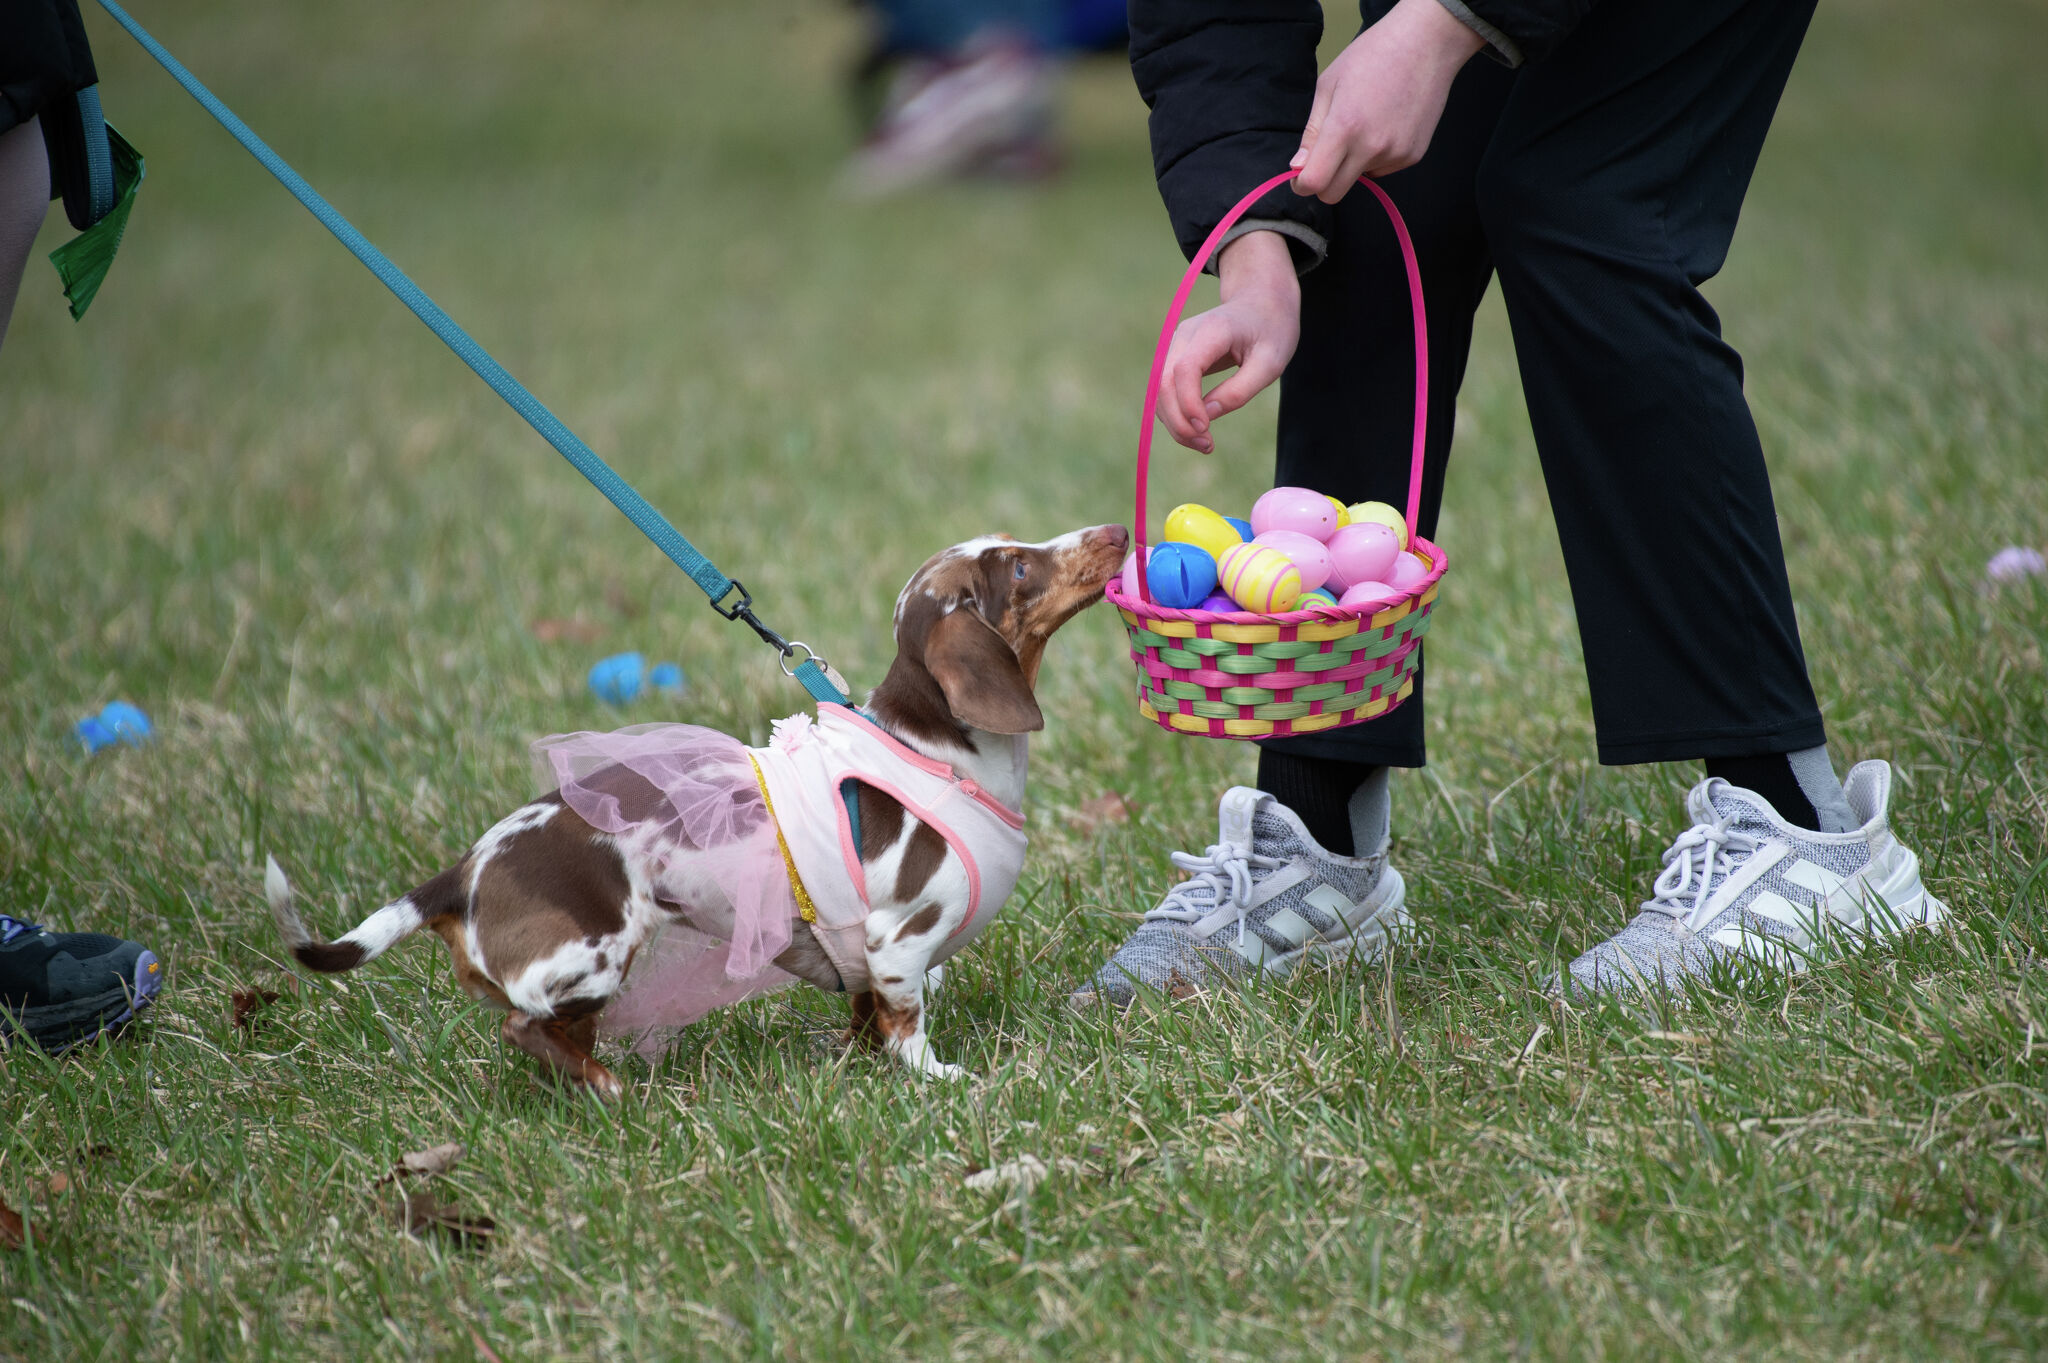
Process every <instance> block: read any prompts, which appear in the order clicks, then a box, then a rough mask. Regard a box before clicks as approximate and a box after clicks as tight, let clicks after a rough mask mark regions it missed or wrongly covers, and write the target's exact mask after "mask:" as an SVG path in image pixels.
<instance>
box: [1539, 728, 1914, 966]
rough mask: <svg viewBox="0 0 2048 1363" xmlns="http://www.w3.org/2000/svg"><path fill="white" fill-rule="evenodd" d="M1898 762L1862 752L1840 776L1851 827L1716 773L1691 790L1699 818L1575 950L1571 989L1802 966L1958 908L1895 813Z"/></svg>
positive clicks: (1691, 805) (1690, 807)
mask: <svg viewBox="0 0 2048 1363" xmlns="http://www.w3.org/2000/svg"><path fill="white" fill-rule="evenodd" d="M1891 787H1892V769H1891V767H1890V765H1889V764H1887V763H1884V762H1862V763H1858V764H1857V766H1856V767H1855V768H1854V769H1852V770H1851V771H1850V773H1849V779H1848V780H1847V781H1844V782H1843V783H1842V793H1843V794H1844V795H1846V796H1847V797H1848V800H1849V809H1850V812H1851V813H1852V814H1854V815H1855V816H1856V817H1857V818H1860V819H1862V820H1863V823H1862V825H1861V826H1860V827H1858V828H1856V829H1853V830H1851V831H1850V832H1847V833H1815V832H1812V831H1811V830H1808V829H1804V828H1798V827H1795V826H1793V825H1792V824H1788V823H1786V822H1785V821H1784V820H1783V819H1781V818H1779V817H1778V812H1777V811H1776V810H1775V809H1773V808H1771V806H1770V804H1769V802H1768V801H1766V800H1765V799H1764V798H1763V797H1762V796H1761V795H1758V794H1757V793H1756V792H1754V791H1750V790H1744V789H1743V788H1742V787H1740V786H1734V785H1730V784H1729V783H1728V782H1726V781H1723V780H1720V779H1718V778H1714V777H1709V778H1708V779H1707V780H1705V781H1702V782H1700V783H1699V784H1698V785H1696V786H1694V787H1693V788H1692V793H1691V794H1690V795H1688V796H1686V801H1685V807H1686V812H1687V813H1688V814H1689V815H1691V817H1692V821H1693V826H1692V827H1691V828H1690V829H1688V830H1686V832H1685V833H1684V835H1683V836H1681V837H1680V838H1679V839H1678V841H1677V842H1675V843H1673V844H1671V846H1670V847H1669V848H1668V849H1666V851H1665V853H1664V871H1663V873H1662V874H1661V875H1659V876H1658V877H1657V883H1656V885H1655V887H1654V892H1653V894H1652V896H1651V898H1650V899H1649V900H1648V902H1646V903H1645V904H1644V905H1643V906H1642V910H1641V912H1639V913H1638V914H1637V915H1636V918H1635V921H1634V922H1632V923H1630V924H1629V925H1628V926H1627V927H1625V928H1623V929H1622V930H1621V931H1620V932H1618V933H1616V934H1615V935H1614V936H1612V937H1610V938H1608V939H1607V940H1606V941H1604V942H1602V943H1600V945H1598V946H1596V947H1594V948H1593V949H1592V950H1591V951H1589V952H1587V953H1586V954H1585V955H1583V956H1581V957H1579V959H1578V960H1576V961H1573V962H1572V964H1571V969H1570V971H1569V972H1568V974H1567V975H1566V976H1565V977H1564V978H1563V979H1562V980H1560V981H1558V984H1559V986H1561V987H1562V988H1563V989H1564V990H1568V991H1569V992H1571V993H1575V994H1577V993H1608V994H1631V993H1636V992H1639V991H1647V990H1650V989H1653V988H1658V989H1661V988H1666V987H1669V986H1672V985H1675V984H1676V983H1677V982H1678V981H1680V980H1681V979H1683V978H1685V977H1687V976H1702V975H1706V974H1708V973H1710V972H1711V971H1714V970H1715V969H1717V968H1722V969H1725V968H1728V967H1734V966H1741V965H1751V966H1755V967H1758V968H1761V969H1767V970H1779V971H1799V970H1804V969H1806V967H1807V965H1808V964H1809V963H1810V962H1812V961H1815V960H1819V959H1822V958H1824V957H1827V956H1830V955H1836V954H1839V953H1841V952H1843V951H1847V950H1855V949H1857V948H1860V947H1862V946H1865V945H1867V944H1868V943H1870V942H1872V941H1876V940H1879V939H1881V938H1885V937H1891V936H1894V935H1896V934H1898V933H1900V932H1903V931H1905V930H1906V929H1908V928H1918V927H1932V926H1934V925H1935V924H1937V923H1939V922H1941V920H1942V919H1943V918H1944V917H1945V916H1946V915H1947V912H1948V910H1947V909H1946V908H1944V907H1943V905H1942V903H1941V901H1940V900H1938V899H1936V898H1935V897H1934V896H1933V895H1931V894H1929V893H1928V892H1927V890H1926V888H1925V887H1924V886H1923V885H1921V883H1920V859H1919V858H1918V857H1916V856H1915V855H1913V853H1912V852H1911V851H1909V850H1908V849H1907V848H1906V847H1905V846H1903V845H1902V844H1901V843H1900V842H1899V840H1898V838H1896V837H1895V836H1893V834H1892V831H1891V828H1890V826H1889V824H1888V822H1887V810H1888V807H1889V805H1890V803H1891Z"/></svg>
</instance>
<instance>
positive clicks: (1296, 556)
mask: <svg viewBox="0 0 2048 1363" xmlns="http://www.w3.org/2000/svg"><path fill="white" fill-rule="evenodd" d="M1253 514H1255V515H1256V514H1257V513H1256V512H1254V513H1253ZM1333 514H1334V513H1333ZM1252 543H1253V544H1263V545H1265V546H1266V547H1267V548H1269V549H1278V550H1279V551H1280V552H1281V553H1283V554H1285V555H1287V557H1288V558H1290V559H1292V560H1294V566H1295V567H1296V568H1297V569H1298V570H1300V572H1301V589H1302V590H1303V591H1305V592H1312V591H1314V590H1315V589H1316V588H1318V587H1320V586H1322V585H1323V584H1324V583H1325V582H1328V581H1329V580H1330V571H1331V568H1330V551H1329V550H1328V549H1327V548H1325V547H1324V545H1323V542H1322V541H1321V540H1319V539H1317V538H1316V537H1315V536H1314V535H1304V534H1302V533H1301V532H1300V531H1297V530H1268V531H1266V532H1265V533H1264V534H1263V535H1260V536H1258V537H1256V538H1255V539H1253V540H1252Z"/></svg>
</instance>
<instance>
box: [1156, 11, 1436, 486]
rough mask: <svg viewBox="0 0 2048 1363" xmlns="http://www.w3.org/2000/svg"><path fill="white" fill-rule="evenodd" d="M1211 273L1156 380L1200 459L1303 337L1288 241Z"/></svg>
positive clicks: (1255, 242)
mask: <svg viewBox="0 0 2048 1363" xmlns="http://www.w3.org/2000/svg"><path fill="white" fill-rule="evenodd" d="M1430 3H1431V4H1434V3H1436V0H1430ZM1216 273H1217V277H1218V279H1219V280H1220V282H1221V283H1222V286H1223V288H1222V296H1223V301H1222V302H1221V303H1220V304H1218V305H1217V306H1216V307H1213V308H1211V309H1209V310H1208V311H1207V312H1198V313H1196V314H1195V315H1194V316H1193V317H1188V318H1183V319H1182V321H1181V324H1180V325H1179V326H1178V327H1175V328H1174V331H1173V343H1172V344H1171V345H1170V346H1168V347H1167V351H1166V368H1165V369H1164V370H1163V371H1162V372H1161V374H1160V379H1159V419H1160V420H1161V421H1163V422H1164V423H1166V429H1167V430H1168V431H1169V432H1171V433H1172V435H1173V438H1174V439H1175V440H1178V441H1179V442H1180V443H1181V444H1183V445H1185V446H1187V447H1188V448H1189V449H1191V450H1200V451H1201V452H1202V453H1204V454H1208V453H1210V452H1211V451H1213V450H1214V449H1215V448H1216V444H1215V441H1213V440H1211V439H1210V437H1209V422H1210V421H1211V420H1212V419H1214V418H1216V417H1219V416H1222V415H1223V414H1224V413H1225V412H1234V411H1236V410H1237V409H1238V408H1240V407H1242V406H1244V405H1245V404H1246V403H1247V402H1250V401H1251V400H1252V398H1253V397H1255V396H1256V395H1257V394H1258V392H1259V390H1261V389H1263V388H1264V387H1265V386H1266V385H1267V384H1269V383H1271V382H1272V381H1273V380H1274V379H1277V378H1279V377H1280V371H1281V370H1283V369H1285V368H1286V367H1287V362H1288V361H1289V360H1290V359H1292V358H1294V343H1295V341H1296V340H1298V339H1299V338H1300V336H1301V284H1300V281H1298V280H1297V279H1296V278H1295V277H1294V257H1293V256H1292V255H1290V254H1289V253H1288V250H1287V240H1286V238H1284V237H1282V236H1281V235H1280V234H1279V233H1277V232H1248V233H1246V234H1245V235H1244V236H1241V237H1239V238H1238V239H1237V240H1236V241H1233V242H1231V243H1230V245H1228V246H1226V247H1224V248H1223V254H1222V255H1221V256H1220V257H1218V258H1217V262H1216ZM1232 365H1236V366H1237V372H1236V373H1235V374H1232V375H1231V376H1230V377H1229V378H1227V379H1225V380H1224V381H1223V382H1222V383H1219V384H1217V385H1216V386H1215V387H1214V388H1213V389H1211V390H1210V391H1209V392H1208V393H1206V394H1205V393H1203V392H1202V380H1203V379H1204V378H1206V377H1207V376H1208V375H1210V374H1214V373H1215V372H1217V371H1218V370H1220V369H1228V368H1230V367H1231V366H1232Z"/></svg>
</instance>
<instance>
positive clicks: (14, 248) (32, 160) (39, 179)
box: [0, 118, 50, 346]
mask: <svg viewBox="0 0 2048 1363" xmlns="http://www.w3.org/2000/svg"><path fill="white" fill-rule="evenodd" d="M49 207H50V161H49V156H48V154H47V153H46V152H45V151H44V150H43V128H42V122H41V120H39V119H34V118H31V119H30V120H29V121H28V122H26V123H21V124H17V125H16V126H14V127H12V128H9V129H8V130H7V131H6V132H4V133H0V346H5V345H6V344H7V322H8V319H9V318H11V317H12V316H13V315H14V299H15V296H16V295H17V294H18V293H19V291H20V289H21V277H22V274H23V272H24V271H26V270H27V268H28V257H29V251H30V250H31V249H32V248H33V247H34V246H35V244H36V233H37V232H38V231H39V230H41V228H42V225H43V215H44V214H45V213H46V212H48V211H49Z"/></svg>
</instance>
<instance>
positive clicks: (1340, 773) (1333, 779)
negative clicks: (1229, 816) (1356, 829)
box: [1259, 748, 1379, 857]
mask: <svg viewBox="0 0 2048 1363" xmlns="http://www.w3.org/2000/svg"><path fill="white" fill-rule="evenodd" d="M1378 770H1379V768H1378V767H1377V766H1374V765H1373V764H1371V763H1367V762H1342V761H1339V760H1337V759H1336V758H1331V757H1297V756H1295V755H1294V754H1293V753H1284V752H1275V751H1274V750H1273V749H1271V748H1261V749H1259V789H1260V790H1263V791H1265V792H1266V793H1267V794H1268V795H1271V796H1272V797H1273V798H1274V799H1276V800H1278V801H1279V802H1280V803H1281V804H1283V805H1286V806H1287V807H1288V808H1289V809H1291V810H1293V811H1294V812H1295V813H1296V814H1297V815H1298V816H1300V818H1301V822H1302V826H1303V827H1305V828H1307V829H1308V835H1309V836H1310V837H1312V838H1314V839H1315V840H1316V841H1317V842H1318V843H1320V844H1322V848H1323V850H1324V851H1325V852H1331V853H1334V854H1335V855H1337V856H1340V857H1353V856H1357V855H1358V853H1357V852H1356V851H1355V850H1354V847H1353V840H1352V837H1351V797H1352V795H1353V794H1355V793H1356V792H1357V790H1358V788H1359V787H1360V786H1362V785H1364V784H1365V782H1366V780H1367V779H1368V778H1370V777H1371V776H1372V774H1373V773H1374V772H1376V771H1378Z"/></svg>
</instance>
